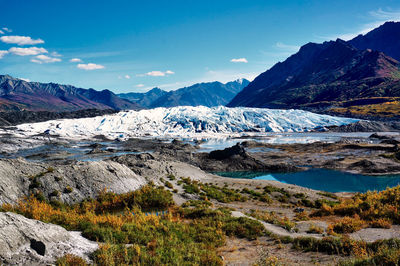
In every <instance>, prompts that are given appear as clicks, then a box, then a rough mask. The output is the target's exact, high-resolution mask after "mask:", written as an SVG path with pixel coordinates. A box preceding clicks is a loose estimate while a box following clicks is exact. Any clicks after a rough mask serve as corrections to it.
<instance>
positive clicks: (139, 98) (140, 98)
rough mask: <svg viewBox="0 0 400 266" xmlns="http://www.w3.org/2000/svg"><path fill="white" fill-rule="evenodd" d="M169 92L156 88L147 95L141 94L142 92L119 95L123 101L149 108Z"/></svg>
mask: <svg viewBox="0 0 400 266" xmlns="http://www.w3.org/2000/svg"><path fill="white" fill-rule="evenodd" d="M167 93H168V92H166V91H164V90H162V89H160V88H154V89H151V90H149V91H148V92H146V93H140V92H129V93H120V94H118V96H119V97H121V98H123V99H128V100H130V101H132V102H135V103H137V104H139V105H140V106H143V107H146V108H148V107H149V106H150V105H151V103H152V102H154V101H155V100H157V99H158V98H160V97H162V96H164V95H165V94H167Z"/></svg>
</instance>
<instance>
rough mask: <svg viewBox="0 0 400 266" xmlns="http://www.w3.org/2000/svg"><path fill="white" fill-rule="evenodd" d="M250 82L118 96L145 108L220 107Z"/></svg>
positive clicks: (219, 83) (233, 82)
mask: <svg viewBox="0 0 400 266" xmlns="http://www.w3.org/2000/svg"><path fill="white" fill-rule="evenodd" d="M249 83H250V81H248V80H247V79H237V80H235V81H231V82H228V83H225V84H224V83H221V82H218V81H215V82H207V83H197V84H194V85H192V86H189V87H184V88H181V89H178V90H174V91H169V92H167V91H164V90H161V89H159V88H154V89H152V90H150V91H148V92H146V93H124V94H118V96H120V97H121V98H125V99H128V100H130V101H132V102H135V103H137V104H139V105H140V106H142V107H145V108H155V107H175V106H199V105H203V106H207V107H213V106H220V105H226V104H227V103H229V102H230V101H231V100H232V99H233V97H235V95H236V94H237V93H238V92H240V91H241V90H242V89H243V88H244V87H246V86H247V85H248V84H249Z"/></svg>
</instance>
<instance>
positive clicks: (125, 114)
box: [17, 106, 359, 140]
mask: <svg viewBox="0 0 400 266" xmlns="http://www.w3.org/2000/svg"><path fill="white" fill-rule="evenodd" d="M357 121H359V120H358V119H352V118H343V117H334V116H329V115H320V114H315V113H311V112H308V111H303V110H280V109H266V108H246V107H236V108H228V107H223V106H219V107H211V108H209V107H204V106H196V107H191V106H179V107H171V108H163V107H160V108H155V109H146V110H140V111H133V110H130V111H122V112H119V113H116V114H112V115H105V116H99V117H93V118H80V119H63V120H52V121H46V122H40V123H33V124H22V125H19V126H17V128H18V131H19V132H20V133H22V134H23V135H35V134H40V133H43V132H44V131H46V130H50V134H51V135H59V136H61V137H65V138H75V139H76V138H91V137H94V136H96V135H104V136H105V137H107V138H110V139H116V138H119V139H121V140H123V139H126V138H129V137H173V138H203V137H207V138H220V137H221V138H226V137H238V136H243V135H262V134H265V133H267V132H308V131H311V130H316V129H321V128H324V127H327V126H341V125H346V124H350V123H354V122H357Z"/></svg>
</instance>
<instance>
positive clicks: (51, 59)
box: [31, 54, 61, 64]
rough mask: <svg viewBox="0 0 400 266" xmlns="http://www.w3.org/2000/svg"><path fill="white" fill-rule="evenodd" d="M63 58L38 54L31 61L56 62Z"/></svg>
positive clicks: (38, 62) (41, 62)
mask: <svg viewBox="0 0 400 266" xmlns="http://www.w3.org/2000/svg"><path fill="white" fill-rule="evenodd" d="M60 61H61V59H60V58H55V57H50V56H47V55H43V54H41V55H38V56H35V57H34V58H33V59H31V62H33V63H37V64H43V63H46V64H47V63H54V62H60Z"/></svg>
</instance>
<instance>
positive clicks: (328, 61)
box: [228, 39, 400, 108]
mask: <svg viewBox="0 0 400 266" xmlns="http://www.w3.org/2000/svg"><path fill="white" fill-rule="evenodd" d="M399 78H400V71H399V62H398V61H396V60H395V59H393V58H391V57H389V56H386V55H385V54H384V53H382V52H378V51H372V50H359V49H357V48H355V47H354V46H352V45H351V44H349V43H346V42H345V41H343V40H340V39H338V40H336V41H330V42H324V43H322V44H315V43H308V44H306V45H304V46H302V47H301V48H300V50H299V52H298V53H296V54H294V55H292V56H290V57H289V58H288V59H286V60H285V61H284V62H279V63H277V64H276V65H274V66H273V67H272V68H271V69H269V70H267V71H266V72H264V73H262V74H260V75H259V76H258V77H257V78H255V79H254V81H253V82H251V83H250V84H249V85H248V86H247V87H246V88H245V89H243V90H242V91H241V92H240V93H239V94H238V95H237V96H236V97H235V98H234V99H233V100H232V101H231V102H230V103H229V104H228V106H231V107H233V106H249V107H273V108H302V107H304V106H307V105H310V104H315V103H321V102H337V101H346V100H352V99H359V98H368V97H387V96H396V95H398V96H400V84H399V82H398V80H399Z"/></svg>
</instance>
